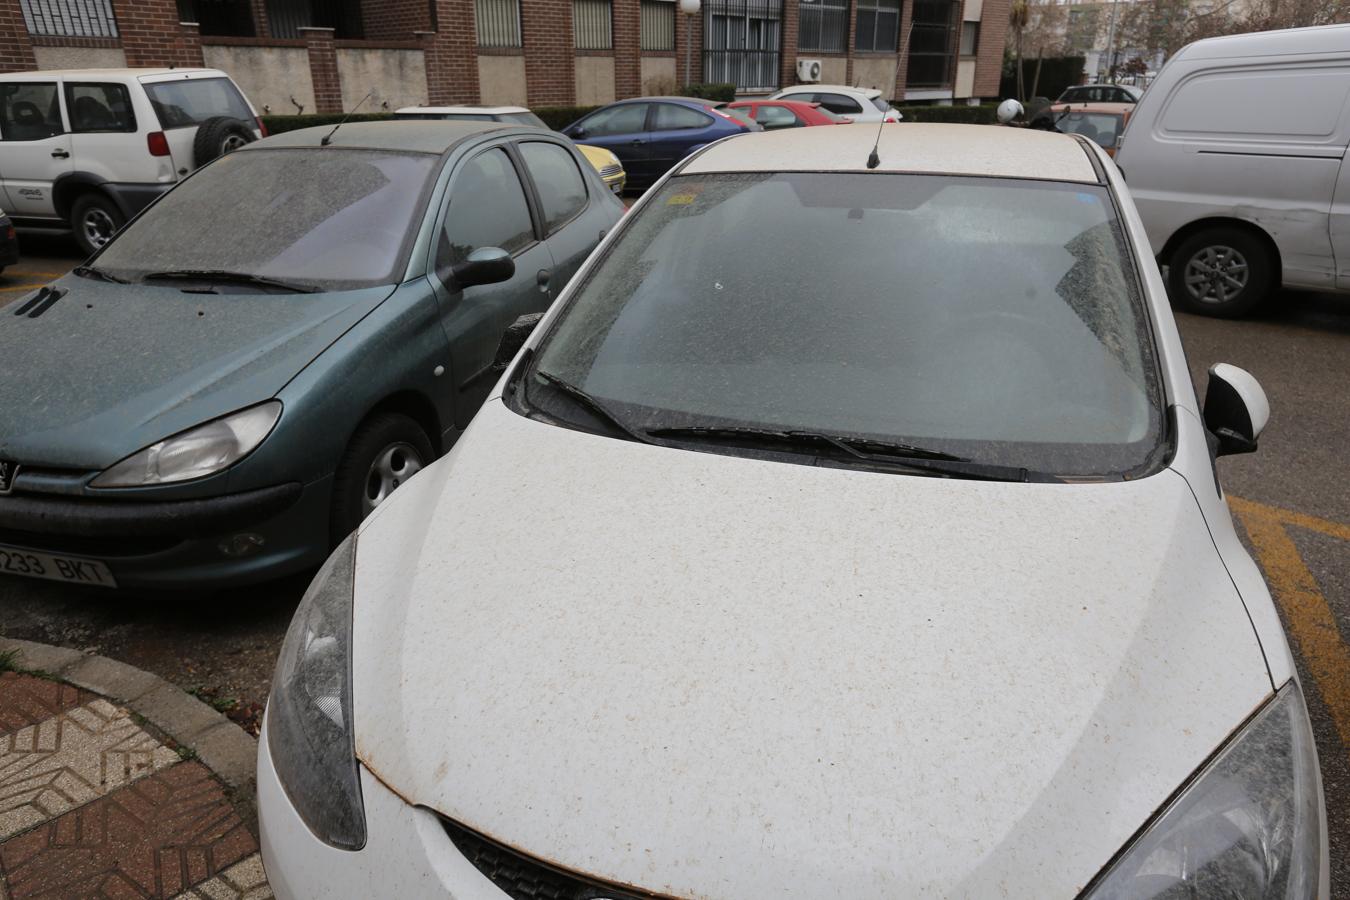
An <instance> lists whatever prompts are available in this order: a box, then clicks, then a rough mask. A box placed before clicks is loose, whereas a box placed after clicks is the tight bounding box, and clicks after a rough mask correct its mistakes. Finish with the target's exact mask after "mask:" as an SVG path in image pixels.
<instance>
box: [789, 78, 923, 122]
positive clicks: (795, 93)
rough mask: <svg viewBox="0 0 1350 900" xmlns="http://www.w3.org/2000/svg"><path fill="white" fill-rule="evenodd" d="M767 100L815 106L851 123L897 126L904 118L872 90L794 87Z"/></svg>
mask: <svg viewBox="0 0 1350 900" xmlns="http://www.w3.org/2000/svg"><path fill="white" fill-rule="evenodd" d="M769 99H770V100H800V101H802V102H805V103H819V104H820V105H821V106H823V107H824V108H825V109H827V110H829V111H830V112H832V113H834V114H835V115H839V116H848V117H849V119H851V120H852V121H854V122H873V123H876V122H899V121H900V120H901V119H903V118H904V116H902V115H900V111H899V110H898V109H896V108H895V107H894V106H891V105H890V104H889V103H887V102H886V98H885V97H884V96H882V93H881V91H879V90H877V89H876V88H855V87H849V86H847V85H843V84H797V85H793V86H792V87H788V88H783V89H782V90H781V91H779V92H778V93H776V94H772V95H770V96H769Z"/></svg>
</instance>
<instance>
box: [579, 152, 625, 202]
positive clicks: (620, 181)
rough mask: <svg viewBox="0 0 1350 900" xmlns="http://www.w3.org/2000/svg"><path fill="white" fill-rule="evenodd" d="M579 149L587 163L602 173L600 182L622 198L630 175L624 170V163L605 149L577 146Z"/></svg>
mask: <svg viewBox="0 0 1350 900" xmlns="http://www.w3.org/2000/svg"><path fill="white" fill-rule="evenodd" d="M577 149H578V150H580V151H581V155H582V156H584V157H586V161H587V162H588V163H590V164H591V165H592V166H594V167H595V171H597V172H599V173H600V180H601V181H603V182H604V183H605V185H606V186H607V187H608V188H609V189H610V190H611V191H613V192H614V194H615V195H616V196H621V195H622V194H623V186H624V183H625V182H626V181H628V173H627V172H625V171H624V170H623V163H621V162H619V158H618V157H617V156H615V155H614V154H613V153H610V152H609V151H608V150H606V149H605V148H604V147H592V146H591V145H589V144H577Z"/></svg>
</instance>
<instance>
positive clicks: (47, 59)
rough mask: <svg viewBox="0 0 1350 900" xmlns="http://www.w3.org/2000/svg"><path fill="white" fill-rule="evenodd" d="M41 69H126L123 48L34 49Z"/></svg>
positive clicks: (125, 57)
mask: <svg viewBox="0 0 1350 900" xmlns="http://www.w3.org/2000/svg"><path fill="white" fill-rule="evenodd" d="M33 56H34V57H36V58H37V67H38V68H39V69H125V68H126V67H127V55H126V54H125V53H123V52H122V48H121V47H34V48H33Z"/></svg>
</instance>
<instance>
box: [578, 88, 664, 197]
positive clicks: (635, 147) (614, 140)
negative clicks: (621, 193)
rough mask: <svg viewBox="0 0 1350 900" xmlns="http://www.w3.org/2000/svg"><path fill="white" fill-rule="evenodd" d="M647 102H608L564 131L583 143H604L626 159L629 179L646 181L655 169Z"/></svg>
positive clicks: (620, 159)
mask: <svg viewBox="0 0 1350 900" xmlns="http://www.w3.org/2000/svg"><path fill="white" fill-rule="evenodd" d="M648 106H649V104H646V103H616V104H614V105H612V106H606V107H605V108H604V109H598V110H596V111H595V112H593V113H591V114H590V115H589V116H587V117H586V118H584V119H582V120H581V121H580V122H577V123H576V124H575V125H571V126H569V127H568V128H567V129H566V130H565V131H564V132H563V133H564V134H566V135H567V136H568V137H570V138H573V139H575V140H578V141H581V142H582V143H584V144H591V145H593V146H596V147H604V148H605V149H606V150H608V151H610V152H611V153H613V154H614V155H615V156H617V157H618V158H619V162H621V163H623V168H624V171H626V172H627V173H628V180H629V182H630V183H631V182H641V183H646V182H647V181H649V180H650V179H651V172H652V165H651V158H650V155H649V153H648V149H647V140H648V137H649V135H648V134H647V108H648Z"/></svg>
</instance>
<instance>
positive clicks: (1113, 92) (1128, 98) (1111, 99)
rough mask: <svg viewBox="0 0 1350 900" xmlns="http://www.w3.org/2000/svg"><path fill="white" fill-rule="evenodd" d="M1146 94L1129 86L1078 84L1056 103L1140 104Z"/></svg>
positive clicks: (1065, 92) (1070, 88)
mask: <svg viewBox="0 0 1350 900" xmlns="http://www.w3.org/2000/svg"><path fill="white" fill-rule="evenodd" d="M1143 95H1144V92H1143V91H1142V90H1140V89H1139V88H1137V87H1134V86H1133V85H1129V84H1076V85H1074V86H1073V87H1067V88H1065V89H1064V92H1063V93H1062V94H1060V95H1059V98H1058V99H1056V100H1055V102H1056V103H1138V102H1139V98H1140V97H1142V96H1143Z"/></svg>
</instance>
